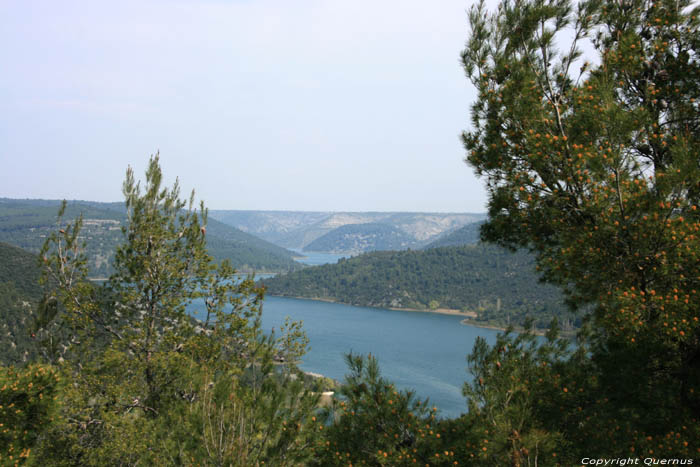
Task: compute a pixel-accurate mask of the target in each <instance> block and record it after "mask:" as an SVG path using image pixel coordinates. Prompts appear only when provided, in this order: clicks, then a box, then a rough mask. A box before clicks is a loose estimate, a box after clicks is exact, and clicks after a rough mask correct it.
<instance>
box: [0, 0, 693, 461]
mask: <svg viewBox="0 0 700 467" xmlns="http://www.w3.org/2000/svg"><path fill="white" fill-rule="evenodd" d="M699 15H700V8H693V7H692V6H691V5H690V4H689V2H687V1H684V0H680V1H677V0H673V1H670V0H668V1H667V0H661V1H659V2H655V3H651V2H646V1H641V0H627V1H622V2H597V1H586V0H584V1H580V2H577V3H576V4H575V5H573V4H572V3H570V2H567V1H566V0H557V1H552V2H550V1H546V0H524V1H519V2H510V1H504V2H502V3H501V5H500V8H499V9H498V10H497V11H496V12H493V13H489V12H487V11H486V10H485V7H484V4H483V3H481V4H480V5H477V6H475V7H474V8H473V9H472V10H471V11H470V15H469V18H470V24H471V35H470V39H469V41H468V42H467V48H466V50H465V52H464V56H463V60H464V65H465V69H466V71H467V74H468V76H469V77H470V78H471V79H472V80H473V82H474V83H475V85H476V86H477V88H478V91H479V96H478V99H477V101H476V103H475V105H474V108H473V112H472V116H473V121H474V128H473V129H472V131H470V132H468V133H466V134H465V135H464V140H465V144H466V147H467V150H468V154H469V155H468V157H469V162H470V164H472V165H473V166H474V167H475V168H476V169H477V171H478V172H479V173H480V174H481V175H483V176H484V177H485V178H486V181H487V187H488V189H489V196H490V200H489V207H490V218H489V221H488V223H487V224H486V226H485V227H484V229H483V230H482V236H483V237H484V238H485V239H490V240H492V241H497V242H499V243H501V244H503V245H505V246H508V247H512V248H514V249H518V248H528V249H530V250H531V251H532V252H533V253H534V254H535V257H536V261H537V263H538V266H539V267H540V268H541V269H542V270H543V272H544V277H545V279H547V280H549V281H551V282H553V283H555V284H559V285H560V286H561V287H562V288H563V289H564V291H565V293H566V296H567V298H568V300H569V303H570V304H571V305H572V307H574V308H578V309H581V308H582V307H590V308H591V310H592V312H591V313H590V314H589V315H588V316H589V318H587V319H586V322H585V323H584V326H583V327H582V329H581V331H580V332H579V333H578V341H577V346H576V347H572V346H571V343H570V342H569V341H568V340H564V339H559V338H558V337H557V333H558V329H557V326H556V323H554V324H553V326H552V328H551V330H550V332H549V333H548V335H547V337H546V339H544V340H541V339H538V338H537V337H535V336H534V335H533V334H532V333H531V332H525V333H521V334H519V335H517V336H513V335H511V334H510V333H503V334H501V335H499V337H498V339H497V342H496V343H495V344H494V345H488V344H487V343H486V342H485V341H484V340H483V339H479V340H477V343H476V345H475V347H474V349H473V351H472V353H471V354H470V355H469V356H468V358H467V362H468V365H469V369H470V372H471V373H472V375H473V376H474V379H473V380H472V381H470V382H468V383H466V384H465V386H464V395H465V396H466V399H467V406H468V409H469V410H468V412H467V413H465V414H463V415H462V416H461V417H459V418H455V419H448V420H442V419H440V418H439V417H438V416H437V414H436V413H435V410H434V409H431V408H430V407H429V404H427V403H426V402H425V401H421V400H420V399H418V398H417V397H416V395H415V394H413V393H412V392H410V391H398V390H397V389H396V388H395V387H394V386H393V385H392V384H391V382H389V381H387V380H386V379H384V378H382V377H381V374H380V371H379V366H378V363H377V361H376V360H375V359H374V358H372V357H371V356H369V357H367V358H364V357H362V356H357V355H349V356H348V358H347V360H348V365H349V373H348V375H347V377H346V381H345V383H344V385H343V386H342V388H341V389H340V391H339V397H338V398H335V399H334V400H333V401H332V403H331V405H330V407H328V408H327V409H326V410H320V409H319V408H318V407H317V402H318V396H317V395H315V394H313V393H312V391H311V390H310V388H309V387H308V386H305V385H304V384H303V380H302V378H301V377H300V375H299V373H298V369H297V368H296V367H295V365H294V361H296V360H297V359H298V358H299V356H300V355H301V354H302V353H303V350H304V348H305V346H306V341H305V339H304V336H303V333H301V330H300V327H299V325H298V323H288V325H287V326H286V327H285V328H284V329H283V330H282V333H281V335H280V336H279V337H276V336H266V335H264V334H262V333H261V331H260V324H259V323H260V313H261V301H262V299H263V296H262V295H263V290H262V289H259V288H257V287H256V286H255V284H253V283H252V282H251V281H250V280H244V281H237V280H235V276H234V271H233V270H232V268H231V267H230V266H229V265H228V263H227V262H223V263H222V264H217V263H215V262H214V261H213V260H212V258H211V257H210V256H209V255H208V254H207V252H206V249H205V236H206V233H205V232H206V231H205V230H204V229H203V228H202V227H204V224H205V223H206V210H204V209H203V206H202V208H201V209H199V210H195V209H194V208H193V205H192V203H190V204H189V206H188V205H187V203H185V202H183V201H180V200H179V199H178V190H177V188H176V187H175V188H173V189H161V173H160V168H159V166H158V159H157V158H154V159H152V160H151V163H150V164H149V169H148V171H147V175H146V183H145V184H144V187H145V190H144V191H141V190H140V189H139V185H137V184H136V183H135V181H134V178H133V174H132V173H131V171H129V172H128V173H127V179H126V182H125V184H124V194H125V196H126V201H127V203H126V205H127V209H128V210H129V216H128V221H127V223H126V225H125V232H124V234H125V235H124V237H123V243H122V244H121V245H120V246H119V248H118V249H117V253H116V255H115V260H114V271H115V272H114V274H113V276H112V277H111V279H110V280H109V281H108V282H107V283H105V284H104V285H102V286H99V287H98V286H96V285H95V284H93V283H91V282H89V281H88V280H87V279H86V277H87V268H86V256H85V255H84V253H83V252H82V250H81V248H80V243H81V242H80V241H79V239H80V235H81V230H80V227H81V220H80V218H78V220H77V221H76V222H74V223H70V224H69V225H66V227H65V228H63V229H61V230H54V231H51V232H50V233H49V234H48V235H47V242H46V243H45V246H44V248H43V250H42V256H45V258H46V259H45V268H46V269H45V273H46V277H50V278H53V283H47V284H46V286H47V295H46V298H45V299H44V300H42V306H41V307H40V310H41V316H42V319H40V320H39V321H38V324H39V325H40V327H39V328H38V329H37V335H41V336H42V338H43V337H44V336H45V337H46V338H47V339H48V338H49V337H51V338H52V339H54V340H57V341H58V344H59V345H55V346H53V347H45V350H46V352H43V353H42V355H43V361H42V362H41V363H36V364H31V365H29V366H25V367H17V366H3V367H0V424H1V425H0V428H2V429H1V430H0V462H2V463H3V464H5V465H18V464H24V465H105V464H108V465H162V464H168V465H236V466H249V465H263V464H265V465H318V466H340V465H349V464H352V465H388V466H407V465H415V464H420V465H436V466H447V465H471V466H504V465H508V466H512V467H523V466H526V465H538V466H554V465H563V466H569V465H580V464H581V463H585V462H586V461H588V462H589V463H590V462H593V461H599V462H605V461H610V463H616V464H618V465H622V463H623V461H624V463H625V465H633V464H634V465H642V464H644V465H690V464H693V463H694V461H695V460H696V459H697V458H698V456H699V455H700V423H698V422H699V421H700V322H699V320H700V318H699V317H698V308H699V307H698V292H697V291H698V290H700V261H698V255H699V254H700V243H699V242H700V237H698V235H697V232H698V231H699V230H700V212H698V204H700V199H698V198H700V166H698V163H697V154H698V153H699V152H700V112H698V110H699V109H698V99H700V62H699V54H698V51H699V50H700V18H699ZM594 33H595V34H596V35H595V37H594V46H595V48H596V50H597V51H598V52H599V57H597V58H599V59H600V62H599V63H598V64H596V65H590V64H586V63H584V64H583V65H582V66H581V72H580V73H581V76H580V77H578V78H576V77H575V76H574V77H573V78H572V75H573V74H574V72H572V66H574V64H576V68H578V67H579V65H578V64H577V58H578V49H577V47H576V43H577V42H578V41H580V40H581V39H582V38H583V37H585V36H588V35H593V34H594ZM568 40H572V41H573V46H571V47H569V46H570V45H571V44H567V46H566V47H564V48H563V49H562V50H556V46H557V45H560V44H562V43H563V41H568ZM472 248H478V247H472ZM445 251H449V249H439V248H438V249H431V250H426V251H425V252H424V253H426V254H429V253H430V252H433V253H432V254H436V255H437V254H440V252H445ZM519 254H521V255H522V253H519ZM374 255H379V256H381V254H380V253H377V254H374ZM370 256H373V255H368V257H370ZM375 257H378V256H375ZM449 257H450V255H447V256H446V257H445V258H444V259H445V260H448V258H449ZM349 262H350V260H347V261H346V263H349ZM319 269H320V268H319ZM455 272H457V271H455ZM13 287H14V286H13ZM197 298H201V299H204V303H205V304H206V306H207V307H208V311H209V312H210V318H211V319H207V320H205V321H204V322H200V323H195V322H193V321H192V319H191V318H189V317H188V316H187V315H186V314H185V313H184V310H185V306H186V304H187V303H188V302H189V301H191V300H193V299H197ZM42 342H47V340H43V339H42ZM275 357H284V362H285V363H284V364H280V365H274V364H273V361H274V360H275ZM277 360H281V359H280V358H277Z"/></svg>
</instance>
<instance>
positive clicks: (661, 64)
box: [463, 0, 700, 454]
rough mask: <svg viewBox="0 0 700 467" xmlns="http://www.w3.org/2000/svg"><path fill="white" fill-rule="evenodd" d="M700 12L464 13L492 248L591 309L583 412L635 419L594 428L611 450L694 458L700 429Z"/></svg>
mask: <svg viewBox="0 0 700 467" xmlns="http://www.w3.org/2000/svg"><path fill="white" fill-rule="evenodd" d="M699 14H700V10H698V8H697V7H693V6H692V5H691V2H689V1H684V0H681V1H675V0H674V1H670V0H661V1H656V2H651V1H643V0H623V1H619V2H600V1H597V0H591V1H583V2H577V3H574V2H571V1H568V0H556V1H548V0H531V1H516V2H512V1H508V0H505V1H503V2H501V4H500V5H499V8H498V10H497V11H496V12H493V13H489V12H487V10H486V7H485V4H484V2H481V4H479V5H478V6H476V7H474V8H473V9H472V10H471V12H470V15H469V19H470V24H471V35H470V38H469V40H468V42H467V45H466V49H465V50H464V52H463V63H464V67H465V70H466V72H467V76H468V77H469V79H470V80H471V81H472V82H473V83H474V85H475V86H476V87H477V90H478V93H479V94H478V98H477V101H476V103H475V104H474V105H473V107H472V129H471V130H470V131H467V132H465V133H464V135H463V140H464V144H465V147H466V149H467V152H468V156H467V161H468V163H469V164H470V165H471V166H472V167H474V168H475V170H476V171H477V173H478V174H479V175H481V176H483V177H484V178H485V179H486V184H487V189H488V192H489V217H490V218H489V221H488V223H487V224H486V225H485V227H484V228H483V230H482V237H483V239H485V240H489V241H494V242H497V243H500V244H501V245H504V246H507V247H511V248H519V247H525V248H528V249H530V250H531V251H533V252H535V253H536V254H537V259H538V266H539V268H540V269H541V271H542V272H543V273H544V277H545V279H546V280H547V281H549V282H552V283H555V284H558V285H560V286H561V287H562V288H563V289H564V290H565V291H566V293H567V295H568V302H569V304H570V305H571V306H572V307H573V308H577V309H584V310H587V309H592V320H591V325H592V333H591V334H590V336H589V337H590V341H591V342H592V344H593V347H592V349H591V359H592V362H593V363H594V364H595V365H594V366H593V368H594V369H595V371H596V374H595V375H592V378H598V379H597V381H598V382H599V384H596V385H594V386H599V387H597V389H596V391H599V393H598V394H597V395H596V396H593V395H592V397H591V399H592V400H591V401H589V402H588V403H587V405H585V406H584V407H583V410H587V411H588V412H589V413H590V414H594V413H595V414H599V413H607V414H608V417H617V418H618V419H619V420H625V423H617V424H616V423H614V422H611V423H609V424H607V423H601V424H599V428H601V430H600V432H602V433H603V434H602V436H603V437H604V439H605V440H606V441H607V442H609V443H610V444H611V446H610V448H609V450H608V451H606V452H607V453H610V452H612V451H613V450H615V449H616V450H617V451H616V452H620V453H623V454H624V453H627V452H629V449H630V448H635V447H636V448H637V449H639V448H640V446H645V449H647V448H648V449H651V450H654V449H656V450H658V449H659V447H658V446H659V445H663V446H665V447H664V449H666V447H669V448H670V447H671V446H673V449H672V451H673V452H674V453H688V452H692V453H694V454H697V453H696V452H695V449H696V448H700V446H697V439H700V436H697V432H695V433H688V431H687V429H688V428H687V427H689V426H697V419H698V418H699V417H700V323H699V322H698V319H699V317H698V314H697V309H698V305H699V304H700V297H699V296H698V293H699V291H700V261H698V258H699V257H700V256H699V255H700V237H698V234H697V232H698V230H699V229H700V212H699V211H698V205H699V204H700V165H699V164H698V153H700V113H699V112H698V110H699V109H698V99H700V60H699V55H698V52H699V50H700V49H699V47H700V31H699V25H700V18H699V17H698V16H699ZM589 41H590V42H589ZM586 43H590V44H591V45H592V48H593V49H594V51H593V52H590V53H587V54H585V55H584V54H583V53H582V48H584V47H585V46H584V45H583V44H586ZM586 59H587V60H586ZM579 383H581V384H582V383H584V382H583V381H580V382H579ZM592 394H593V393H592ZM613 413H614V414H615V415H611V414H613ZM684 427H686V428H684ZM608 429H610V430H611V431H610V432H606V430H608ZM622 431H624V432H625V435H622V436H618V435H619V434H620V432H622ZM590 434H591V436H595V435H598V434H599V433H595V432H594V431H591V432H590ZM676 434H677V435H678V436H677V439H682V440H684V442H685V443H686V444H685V446H683V445H682V443H680V444H678V445H677V446H676V445H674V444H673V443H669V442H668V440H667V436H669V437H673V438H674V439H676ZM615 439H620V440H624V439H626V441H624V442H626V443H627V445H625V446H616V447H614V448H613V447H612V444H614V443H613V440H615ZM690 440H693V441H692V442H691V441H690ZM621 442H622V441H621ZM688 442H690V444H691V446H690V447H688ZM693 444H695V445H693ZM652 446H656V447H652ZM637 452H639V451H637ZM664 452H665V451H664Z"/></svg>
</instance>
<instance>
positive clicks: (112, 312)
mask: <svg viewBox="0 0 700 467" xmlns="http://www.w3.org/2000/svg"><path fill="white" fill-rule="evenodd" d="M123 191H124V195H125V198H126V207H127V223H126V225H125V226H124V227H123V229H122V232H123V235H124V243H123V244H122V245H121V246H120V247H119V248H118V249H117V252H116V255H115V261H114V271H115V272H114V274H113V275H112V276H111V277H110V279H109V280H108V281H107V282H106V283H104V284H102V285H96V284H93V283H90V282H89V281H87V280H86V277H87V267H86V257H85V254H84V253H83V250H82V246H81V241H80V228H81V218H78V219H77V220H76V221H75V222H74V223H70V224H68V225H63V222H62V219H61V214H62V213H63V209H62V210H61V211H60V212H59V221H58V223H59V226H58V227H59V228H58V230H57V231H56V232H54V233H52V234H51V235H50V236H49V237H48V238H47V241H46V244H45V246H44V248H43V250H42V258H43V261H44V263H45V266H46V275H47V278H50V279H51V280H52V281H53V283H55V284H56V285H57V287H56V289H55V290H51V291H50V293H49V294H48V295H47V297H46V299H45V300H44V307H43V312H42V313H41V315H42V316H44V317H45V319H44V323H45V328H44V329H43V330H41V332H44V333H50V331H51V330H53V331H57V332H56V333H55V334H56V337H57V338H58V339H59V340H60V344H59V345H58V347H59V348H60V349H61V350H60V351H59V354H58V358H57V361H58V362H62V368H63V371H64V372H65V373H66V376H67V377H68V378H69V379H70V380H71V381H72V382H73V384H72V385H70V386H68V387H67V389H66V391H65V393H64V396H63V410H62V416H63V418H62V420H63V421H64V423H61V424H57V425H56V426H55V427H53V428H52V429H51V430H50V432H49V433H48V434H47V435H46V436H45V437H44V439H43V442H42V443H41V444H40V446H39V448H38V456H39V458H43V459H60V460H61V462H64V463H66V464H76V463H78V464H87V465H92V464H97V465H104V463H105V462H106V461H107V462H109V463H110V464H115V465H116V464H119V465H134V464H139V463H147V464H158V463H162V462H164V460H167V462H168V463H173V464H183V463H185V464H190V463H202V464H206V465H256V464H259V463H262V462H269V461H270V460H274V463H275V465H293V464H297V463H299V462H301V461H303V460H304V459H307V458H308V456H309V451H308V449H305V447H306V445H307V444H308V442H309V436H311V435H312V434H313V431H312V430H311V429H310V428H309V426H310V424H311V423H312V421H311V418H310V415H311V413H312V411H313V410H314V409H315V407H316V404H317V401H318V397H317V396H316V395H314V394H312V393H311V392H310V390H309V389H308V388H307V387H305V386H304V384H303V383H302V379H301V378H300V377H299V374H298V373H299V370H298V369H297V368H296V367H295V366H294V365H293V363H289V364H288V365H286V368H285V371H281V367H280V366H278V365H276V364H275V359H279V357H278V353H280V352H281V353H283V354H284V355H285V356H286V357H288V358H290V359H291V362H293V361H295V360H297V359H298V357H299V356H300V354H302V353H303V351H304V350H305V348H306V342H307V341H306V340H305V337H304V335H303V332H302V331H301V329H300V326H299V325H298V323H287V325H286V326H285V328H284V329H283V333H282V335H281V336H280V337H279V338H278V337H275V336H269V335H265V334H264V333H263V332H262V330H261V313H262V299H263V290H262V289H260V288H257V287H256V286H255V283H254V280H253V278H252V277H249V278H246V279H243V280H241V279H240V278H238V277H237V276H236V274H235V270H234V269H233V268H232V267H231V266H230V265H229V263H228V262H226V261H224V262H223V263H221V264H219V265H217V264H216V263H215V262H214V261H213V260H212V258H211V257H210V256H209V255H208V254H207V253H206V249H205V248H206V241H205V238H206V219H207V212H206V209H205V208H204V206H203V204H202V205H201V207H200V209H199V210H197V209H195V208H194V193H193V194H192V195H191V196H190V198H189V202H185V201H182V200H181V199H180V197H179V189H178V184H177V182H176V183H175V185H174V186H173V187H172V188H170V189H168V188H163V187H162V172H161V169H160V166H159V160H158V156H155V157H153V158H151V160H150V163H149V166H148V170H147V172H146V182H145V184H144V186H143V187H142V186H141V184H140V183H137V182H136V181H135V179H134V176H133V172H132V170H131V169H129V170H127V175H126V180H125V182H124V189H123ZM193 300H202V301H203V302H204V304H205V307H206V317H205V319H204V320H203V321H197V320H195V319H194V318H192V317H190V316H189V315H188V314H187V308H186V307H187V305H188V304H189V303H191V302H192V301H193ZM59 331H60V332H59ZM52 334H53V333H52ZM285 425H290V428H289V429H286V428H285Z"/></svg>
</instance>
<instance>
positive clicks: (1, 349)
mask: <svg viewBox="0 0 700 467" xmlns="http://www.w3.org/2000/svg"><path fill="white" fill-rule="evenodd" d="M37 263H38V258H37V257H36V255H33V254H31V253H29V252H27V251H24V250H22V249H20V248H17V247H15V246H12V245H8V244H6V243H0V363H2V364H20V363H22V362H25V361H28V360H30V359H32V358H33V357H34V356H35V355H36V347H35V346H34V343H33V341H32V340H31V338H30V335H29V332H30V331H29V326H30V325H31V323H32V321H33V319H34V313H35V309H36V306H37V304H38V302H39V300H40V299H41V296H42V290H41V287H40V286H39V282H38V281H39V276H40V270H39V266H38V264H37Z"/></svg>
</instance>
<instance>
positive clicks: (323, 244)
mask: <svg viewBox="0 0 700 467" xmlns="http://www.w3.org/2000/svg"><path fill="white" fill-rule="evenodd" d="M413 244H415V239H414V238H413V237H412V236H411V235H409V234H407V233H406V232H404V231H402V230H399V229H398V228H396V227H394V226H391V225H388V224H377V223H368V224H348V225H344V226H342V227H338V228H337V229H334V230H331V231H330V232H328V233H327V234H325V235H323V236H321V237H319V238H317V239H316V240H314V241H313V242H311V243H309V244H308V245H306V246H305V247H304V251H324V252H329V253H360V252H365V251H375V250H403V249H406V248H409V246H410V245H413Z"/></svg>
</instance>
